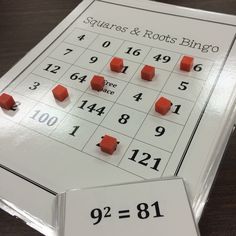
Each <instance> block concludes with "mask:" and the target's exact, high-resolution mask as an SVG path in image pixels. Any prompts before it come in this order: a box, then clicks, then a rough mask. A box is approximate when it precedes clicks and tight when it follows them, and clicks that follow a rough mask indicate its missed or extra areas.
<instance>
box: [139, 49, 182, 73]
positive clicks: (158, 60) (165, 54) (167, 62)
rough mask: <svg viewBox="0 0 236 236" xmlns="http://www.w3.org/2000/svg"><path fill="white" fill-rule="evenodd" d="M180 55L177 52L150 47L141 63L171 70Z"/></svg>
mask: <svg viewBox="0 0 236 236" xmlns="http://www.w3.org/2000/svg"><path fill="white" fill-rule="evenodd" d="M180 56H181V55H180V54H178V53H174V52H170V51H165V50H161V49H158V48H152V50H151V51H150V52H149V54H148V55H147V57H146V58H145V60H144V62H143V63H144V64H146V65H150V66H154V67H157V68H158V69H163V70H167V71H173V70H174V68H175V65H176V64H177V62H178V61H179V58H180Z"/></svg>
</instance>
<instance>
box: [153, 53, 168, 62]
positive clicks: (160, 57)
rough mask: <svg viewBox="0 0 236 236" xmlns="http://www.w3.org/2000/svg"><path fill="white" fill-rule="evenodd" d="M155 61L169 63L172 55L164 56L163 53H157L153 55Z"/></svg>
mask: <svg viewBox="0 0 236 236" xmlns="http://www.w3.org/2000/svg"><path fill="white" fill-rule="evenodd" d="M153 58H154V59H155V61H158V62H159V61H161V62H162V63H168V62H169V61H170V60H171V57H169V56H162V54H159V55H156V56H155V57H153Z"/></svg>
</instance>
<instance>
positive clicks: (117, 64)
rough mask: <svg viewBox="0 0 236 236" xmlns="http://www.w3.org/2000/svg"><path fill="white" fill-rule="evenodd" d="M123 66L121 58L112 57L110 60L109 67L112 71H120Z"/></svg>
mask: <svg viewBox="0 0 236 236" xmlns="http://www.w3.org/2000/svg"><path fill="white" fill-rule="evenodd" d="M123 67H124V61H123V59H121V58H118V57H114V58H113V59H112V60H111V62H110V68H111V70H112V71H114V72H118V73H120V72H121V71H122V69H123Z"/></svg>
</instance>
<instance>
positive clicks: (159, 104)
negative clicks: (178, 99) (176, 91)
mask: <svg viewBox="0 0 236 236" xmlns="http://www.w3.org/2000/svg"><path fill="white" fill-rule="evenodd" d="M171 106H172V102H171V101H170V100H168V99H167V98H164V97H160V98H159V99H158V100H157V101H156V104H155V111H156V112H158V113H160V114H161V115H165V114H166V113H167V112H168V111H169V110H170V108H171Z"/></svg>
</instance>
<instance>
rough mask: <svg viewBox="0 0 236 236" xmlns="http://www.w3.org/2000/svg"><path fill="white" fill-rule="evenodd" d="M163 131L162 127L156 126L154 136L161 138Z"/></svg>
mask: <svg viewBox="0 0 236 236" xmlns="http://www.w3.org/2000/svg"><path fill="white" fill-rule="evenodd" d="M165 131H166V129H165V128H164V127H162V126H158V127H156V134H155V136H156V137H160V136H162V135H163V134H164V133H165Z"/></svg>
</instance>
